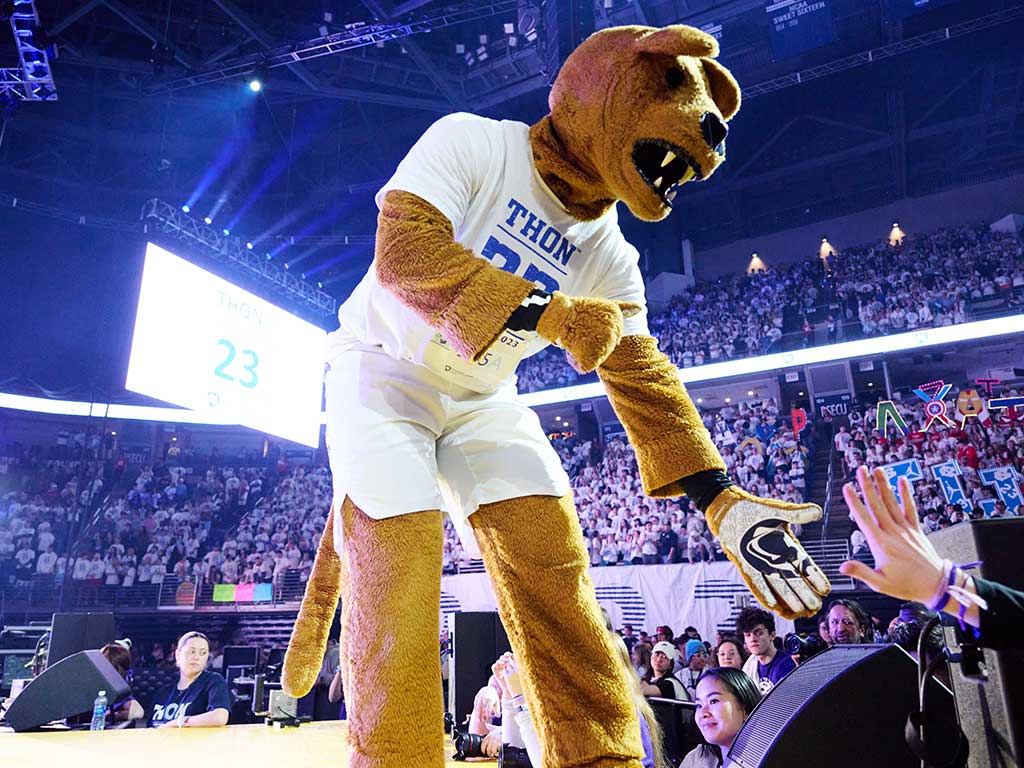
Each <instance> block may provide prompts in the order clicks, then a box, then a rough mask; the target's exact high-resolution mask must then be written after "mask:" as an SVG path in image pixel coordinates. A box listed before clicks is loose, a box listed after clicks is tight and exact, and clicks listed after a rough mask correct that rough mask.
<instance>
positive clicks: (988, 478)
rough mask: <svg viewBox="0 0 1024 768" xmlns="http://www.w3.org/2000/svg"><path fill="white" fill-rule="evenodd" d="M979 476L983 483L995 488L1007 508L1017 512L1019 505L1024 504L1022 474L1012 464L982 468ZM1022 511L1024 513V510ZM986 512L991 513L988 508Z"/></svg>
mask: <svg viewBox="0 0 1024 768" xmlns="http://www.w3.org/2000/svg"><path fill="white" fill-rule="evenodd" d="M978 478H979V479H980V480H981V482H982V484H983V485H988V486H991V487H992V488H994V489H995V492H996V496H998V497H999V500H1000V501H1002V502H1003V503H1004V504H1006V508H1007V509H1008V510H1010V511H1011V512H1016V511H1017V510H1018V507H1021V506H1024V496H1021V493H1020V475H1019V474H1017V470H1016V469H1014V468H1013V467H1012V466H1009V467H989V468H988V469H980V470H978ZM1021 512H1022V513H1024V510H1021ZM986 514H989V511H988V510H986Z"/></svg>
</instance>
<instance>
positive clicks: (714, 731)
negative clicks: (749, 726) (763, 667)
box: [679, 667, 761, 768]
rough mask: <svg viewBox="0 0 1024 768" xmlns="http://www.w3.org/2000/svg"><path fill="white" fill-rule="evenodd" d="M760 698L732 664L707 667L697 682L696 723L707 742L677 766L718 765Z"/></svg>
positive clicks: (708, 767) (716, 767) (713, 767)
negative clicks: (729, 665)
mask: <svg viewBox="0 0 1024 768" xmlns="http://www.w3.org/2000/svg"><path fill="white" fill-rule="evenodd" d="M760 700H761V692H760V691H758V689H757V686H756V685H754V681H753V680H751V679H750V678H749V677H748V676H747V674H746V673H745V672H743V671H742V670H739V669H733V668H732V667H709V668H707V669H705V670H704V674H703V675H701V677H700V680H699V681H698V682H697V695H696V697H695V698H694V701H695V703H696V704H697V713H696V718H695V720H696V722H697V727H698V728H699V729H700V733H701V736H703V737H704V741H706V742H707V743H706V744H701V745H700V746H699V747H697V748H695V749H693V750H692V751H691V752H690V753H689V754H688V755H687V756H686V757H684V758H683V762H682V763H681V764H680V766H679V768H720V767H721V766H722V764H723V761H724V755H725V754H726V753H727V752H728V751H729V748H730V747H731V746H732V743H733V741H734V740H735V738H736V734H737V733H739V730H740V727H741V726H742V725H743V722H744V721H745V720H746V719H747V717H748V716H749V715H750V713H751V711H753V709H754V707H755V706H757V702H759V701H760Z"/></svg>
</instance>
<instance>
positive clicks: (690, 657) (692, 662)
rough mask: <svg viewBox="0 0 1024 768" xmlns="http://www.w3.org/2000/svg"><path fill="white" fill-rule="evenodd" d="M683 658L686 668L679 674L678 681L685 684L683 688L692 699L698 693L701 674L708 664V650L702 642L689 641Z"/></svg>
mask: <svg viewBox="0 0 1024 768" xmlns="http://www.w3.org/2000/svg"><path fill="white" fill-rule="evenodd" d="M683 656H684V659H685V664H686V666H684V667H683V670H682V671H681V672H679V673H677V679H679V680H681V681H682V682H683V687H684V688H686V692H687V693H689V694H690V698H691V699H692V698H693V696H694V694H695V693H696V691H697V681H698V680H699V679H700V675H701V672H703V671H704V667H705V666H707V663H708V649H707V648H705V647H704V643H702V642H701V641H700V640H687V641H686V645H685V646H684V650H683Z"/></svg>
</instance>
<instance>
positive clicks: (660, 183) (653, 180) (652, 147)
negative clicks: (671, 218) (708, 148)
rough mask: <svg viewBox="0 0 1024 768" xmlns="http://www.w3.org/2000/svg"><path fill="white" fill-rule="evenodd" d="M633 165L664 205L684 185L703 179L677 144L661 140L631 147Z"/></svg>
mask: <svg viewBox="0 0 1024 768" xmlns="http://www.w3.org/2000/svg"><path fill="white" fill-rule="evenodd" d="M633 165H635V166H636V169H637V171H639V172H640V176H641V177H642V178H643V180H644V181H646V182H647V185H648V186H649V187H650V188H651V189H653V190H654V191H655V192H657V193H658V195H659V196H660V197H661V199H662V200H664V201H665V202H666V203H667V204H669V205H671V204H672V201H673V200H674V199H675V196H676V193H677V192H678V191H679V187H681V186H682V185H683V184H685V183H686V182H688V181H690V180H691V179H694V178H696V179H697V180H700V179H702V178H703V176H702V174H701V172H700V166H699V165H697V163H696V161H694V159H693V158H692V157H690V155H689V154H688V153H687V151H686V150H685V149H683V148H682V147H680V146H679V145H678V144H673V143H672V142H669V141H664V140H662V139H640V141H638V142H636V144H634V145H633Z"/></svg>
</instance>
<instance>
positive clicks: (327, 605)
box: [281, 507, 341, 698]
mask: <svg viewBox="0 0 1024 768" xmlns="http://www.w3.org/2000/svg"><path fill="white" fill-rule="evenodd" d="M340 595H341V558H339V557H338V553H337V552H336V551H335V550H334V508H333V507H332V508H331V511H330V512H329V513H328V515H327V524H326V525H325V526H324V533H323V536H321V537H320V546H319V547H318V548H317V551H316V559H315V560H314V561H313V570H312V572H311V573H310V575H309V582H308V583H307V584H306V593H305V594H304V595H303V596H302V607H301V608H299V615H298V618H297V619H296V620H295V627H294V628H293V629H292V637H291V640H289V641H288V651H287V652H286V653H285V656H284V669H283V670H282V672H281V686H282V687H283V688H284V690H285V692H286V693H287V694H288V695H289V696H294V697H295V698H301V697H303V696H305V695H306V694H307V693H309V692H310V691H311V690H312V689H313V684H314V683H316V679H317V677H318V676H319V674H320V668H321V666H322V664H323V659H324V650H325V649H326V648H327V634H328V632H329V631H330V629H331V622H332V621H333V620H334V612H335V610H336V609H337V607H338V597H339V596H340Z"/></svg>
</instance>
